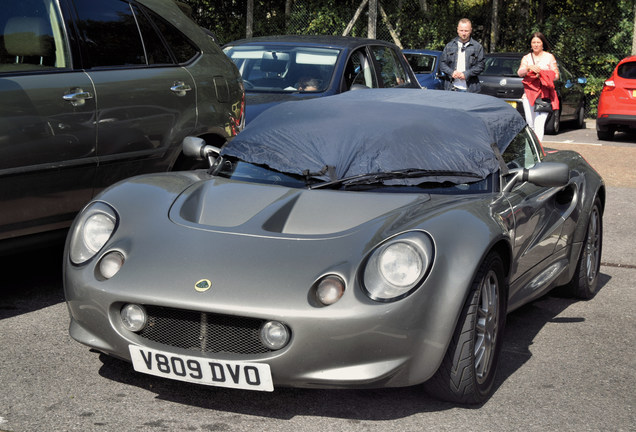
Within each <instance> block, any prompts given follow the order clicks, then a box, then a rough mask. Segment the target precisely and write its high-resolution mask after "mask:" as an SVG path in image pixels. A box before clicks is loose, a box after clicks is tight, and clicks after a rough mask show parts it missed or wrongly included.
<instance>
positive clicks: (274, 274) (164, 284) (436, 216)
mask: <svg viewBox="0 0 636 432" xmlns="http://www.w3.org/2000/svg"><path fill="white" fill-rule="evenodd" d="M177 182H179V185H180V191H177ZM481 198H483V197H476V196H470V197H466V196H464V197H461V196H437V195H436V196H432V195H428V194H392V193H372V192H346V191H334V190H304V189H292V188H287V187H282V186H274V185H259V184H250V183H245V182H236V181H232V180H228V179H223V178H218V177H212V178H211V177H209V176H208V175H206V174H205V172H204V171H198V172H188V173H171V174H163V175H159V174H156V175H152V176H141V177H137V178H135V179H134V180H132V181H130V180H129V181H127V182H124V183H122V184H120V185H119V186H118V187H115V188H111V189H109V190H107V191H106V192H105V193H104V194H102V195H101V196H100V200H101V201H103V202H107V203H109V204H110V205H111V206H112V207H113V208H114V209H115V210H116V211H117V213H118V214H119V216H120V222H119V224H118V227H117V229H116V231H115V233H114V235H113V237H112V238H111V239H110V240H109V243H108V245H107V246H106V247H105V250H106V251H107V250H118V251H122V252H123V253H124V254H125V256H126V261H125V266H124V268H123V269H122V271H120V272H119V273H118V274H117V275H116V277H114V278H112V279H111V280H109V281H107V282H104V283H103V284H102V286H103V287H104V289H107V290H108V291H109V293H110V294H112V295H115V296H116V297H117V298H119V299H121V301H122V302H136V303H142V304H145V303H148V302H152V303H153V304H161V305H170V306H171V307H177V308H181V309H195V310H198V309H200V308H202V307H205V309H206V310H209V311H217V312H219V313H225V312H227V311H232V312H231V313H240V314H242V315H245V316H254V317H260V318H264V317H265V318H266V317H268V316H278V314H281V313H289V312H290V311H292V310H296V311H302V313H303V314H305V313H311V311H308V310H307V299H308V297H307V295H308V292H309V290H310V288H311V286H312V285H313V284H314V283H315V281H317V280H319V279H320V278H321V277H322V276H324V275H326V274H337V275H340V276H341V277H342V278H343V280H345V281H346V283H347V284H348V286H349V287H350V288H353V284H354V283H355V281H356V279H357V274H358V272H359V269H360V266H361V265H362V263H363V262H364V257H365V256H367V255H368V253H369V252H370V251H371V250H373V249H374V248H375V247H377V245H378V244H380V243H382V242H383V241H385V240H386V239H387V238H390V237H392V236H394V235H397V234H399V233H403V232H406V231H411V230H425V231H427V232H429V233H431V235H432V236H433V237H434V238H435V237H436V235H438V236H440V237H444V238H448V236H449V235H459V236H460V237H461V238H462V241H466V239H465V238H464V237H465V234H462V231H465V230H462V227H469V226H474V224H479V226H481V225H483V220H484V218H485V217H488V216H487V215H488V214H489V208H490V207H489V206H488V203H489V202H490V200H486V201H483V200H482V199H481ZM482 201H483V204H479V202H482ZM479 209H481V210H479ZM471 215H474V216H471ZM477 216H479V219H480V220H482V222H479V221H477V219H475V217H477ZM458 227H459V228H458ZM472 231H474V230H472ZM479 233H480V235H478V236H472V237H471V240H470V242H471V243H473V244H474V243H475V242H478V243H479V244H482V243H486V244H487V243H488V239H486V238H483V237H484V235H486V234H487V233H488V231H487V230H479ZM440 254H443V252H442V251H440ZM440 256H441V255H440ZM453 260H454V258H452V256H451V257H449V258H448V259H446V258H444V259H442V258H440V262H448V263H450V264H449V265H452V263H453V262H454V261H453ZM84 271H86V272H87V275H88V274H93V273H94V271H95V270H94V269H92V268H91V267H90V266H88V267H86V269H84ZM87 277H90V276H87ZM202 279H208V280H209V281H211V285H212V287H213V288H212V289H210V290H209V291H207V292H206V293H204V294H202V293H200V292H197V290H196V289H195V285H196V284H197V283H198V281H201V280H202ZM356 298H357V299H358V301H366V302H369V303H370V304H375V303H374V302H373V301H371V300H369V299H368V297H366V296H365V295H364V294H363V293H362V291H361V290H356V289H353V290H352V295H351V296H349V297H348V299H347V300H346V301H344V300H343V302H339V305H340V306H339V307H342V308H344V309H343V310H346V309H347V308H348V307H352V306H353V304H355V300H354V299H356ZM283 310H284V311H286V312H283ZM314 312H316V313H320V311H318V310H316V311H314ZM272 314H273V315H272Z"/></svg>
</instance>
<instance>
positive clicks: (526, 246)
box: [502, 127, 564, 304]
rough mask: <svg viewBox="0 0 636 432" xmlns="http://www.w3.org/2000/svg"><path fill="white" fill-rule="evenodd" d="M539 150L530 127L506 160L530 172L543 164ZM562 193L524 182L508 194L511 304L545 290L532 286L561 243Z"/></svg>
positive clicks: (559, 189)
mask: <svg viewBox="0 0 636 432" xmlns="http://www.w3.org/2000/svg"><path fill="white" fill-rule="evenodd" d="M539 149H540V147H539V145H538V142H537V141H536V139H535V138H534V135H533V134H532V133H531V132H530V130H529V129H528V128H527V127H526V129H524V130H523V131H522V132H521V133H520V134H519V135H517V137H516V138H515V139H514V140H513V141H512V143H511V144H510V145H509V146H508V148H507V149H506V151H505V152H504V154H503V155H502V156H503V158H504V161H505V162H506V163H507V164H508V167H509V168H511V169H514V168H530V167H532V166H533V165H534V164H536V163H538V162H540V159H541V154H542V153H540V151H539ZM562 190H563V188H558V187H542V186H537V185H534V184H531V183H529V182H520V183H519V184H517V185H515V187H514V188H513V189H512V190H511V191H510V192H509V193H507V194H506V198H507V200H508V202H509V203H510V205H511V208H512V216H513V218H514V230H513V239H514V242H513V256H514V259H513V268H512V271H511V276H510V287H511V288H510V293H509V297H510V304H514V303H515V302H516V301H517V299H519V298H527V297H528V296H530V295H531V293H528V292H527V290H528V289H540V288H542V287H543V286H542V285H540V284H532V283H530V282H531V281H533V280H534V278H536V277H537V275H539V274H540V273H541V272H542V271H543V270H545V267H546V265H548V264H549V260H548V258H549V257H550V256H551V255H552V254H553V253H554V250H555V248H556V246H557V243H558V241H559V238H560V234H561V231H562V228H563V223H564V219H563V217H562V216H563V207H564V203H563V201H562V199H561V198H562V196H561V195H560V192H561V191H562Z"/></svg>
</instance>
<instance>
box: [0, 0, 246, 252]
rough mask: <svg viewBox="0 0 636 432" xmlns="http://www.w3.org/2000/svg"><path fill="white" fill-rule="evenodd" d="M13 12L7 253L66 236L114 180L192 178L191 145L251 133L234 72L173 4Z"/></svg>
mask: <svg viewBox="0 0 636 432" xmlns="http://www.w3.org/2000/svg"><path fill="white" fill-rule="evenodd" d="M10 3H11V4H10V5H5V6H7V7H3V8H2V9H1V10H0V97H1V100H2V101H1V103H0V250H1V249H4V250H6V249H10V248H11V246H9V245H10V244H14V243H16V242H11V240H17V241H19V243H21V244H24V243H25V242H28V240H29V239H34V240H36V241H38V242H40V241H41V240H42V235H41V234H43V233H49V234H51V233H53V232H54V231H56V230H60V229H64V228H66V227H67V226H68V225H70V223H71V221H72V219H73V217H74V216H75V214H76V213H77V211H78V210H80V209H81V208H82V206H83V205H84V204H85V203H87V202H88V201H89V200H90V199H91V198H92V197H93V196H94V195H95V193H96V192H98V191H99V190H101V189H103V188H104V187H106V186H108V185H110V184H112V183H114V182H116V181H119V180H121V179H124V178H126V177H130V176H132V175H135V174H140V173H147V172H154V171H167V170H171V169H177V168H179V169H181V168H184V169H186V168H190V167H191V166H190V165H188V162H187V161H188V159H186V158H183V156H182V151H181V143H182V141H183V139H184V138H186V137H188V136H196V137H199V138H203V139H205V140H206V141H207V142H209V143H210V144H214V145H217V146H220V145H222V144H223V143H224V142H225V141H227V140H229V139H231V138H232V137H233V136H234V135H236V134H237V133H238V131H239V130H240V129H241V128H242V126H243V113H244V106H243V105H244V93H243V87H242V82H241V77H240V75H239V74H238V71H237V69H236V67H235V66H234V64H233V63H232V62H231V61H230V60H229V59H228V58H227V57H226V56H225V55H224V54H223V52H222V51H221V50H220V48H219V47H218V46H217V45H216V44H215V43H214V42H213V40H212V39H211V38H210V37H209V36H207V35H206V33H205V32H204V31H203V30H202V29H201V28H200V27H198V26H197V25H196V24H195V23H194V22H193V21H191V20H190V19H189V18H188V17H187V16H186V15H184V14H183V13H182V11H181V10H180V9H179V7H178V6H177V5H176V3H175V2H173V1H168V0H61V1H60V0H10ZM190 163H191V162H190ZM35 234H39V235H38V236H37V238H33V237H32V235H35Z"/></svg>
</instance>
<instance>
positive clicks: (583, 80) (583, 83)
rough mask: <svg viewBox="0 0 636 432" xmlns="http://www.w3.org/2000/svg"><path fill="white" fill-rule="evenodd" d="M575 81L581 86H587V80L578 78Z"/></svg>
mask: <svg viewBox="0 0 636 432" xmlns="http://www.w3.org/2000/svg"><path fill="white" fill-rule="evenodd" d="M576 81H577V82H578V83H579V84H581V85H585V84H587V78H583V77H579V78H577V79H576Z"/></svg>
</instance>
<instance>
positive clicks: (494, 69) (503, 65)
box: [481, 56, 521, 77]
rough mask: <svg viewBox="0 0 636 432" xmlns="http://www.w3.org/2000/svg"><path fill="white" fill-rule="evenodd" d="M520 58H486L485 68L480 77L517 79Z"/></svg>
mask: <svg viewBox="0 0 636 432" xmlns="http://www.w3.org/2000/svg"><path fill="white" fill-rule="evenodd" d="M520 64H521V57H519V58H517V57H488V56H486V67H485V68H484V71H483V72H482V73H481V75H490V76H509V77H518V75H517V70H518V69H519V65H520Z"/></svg>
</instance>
